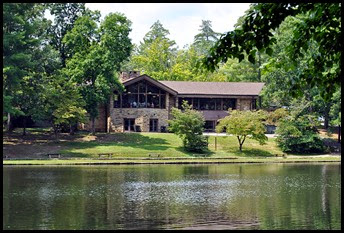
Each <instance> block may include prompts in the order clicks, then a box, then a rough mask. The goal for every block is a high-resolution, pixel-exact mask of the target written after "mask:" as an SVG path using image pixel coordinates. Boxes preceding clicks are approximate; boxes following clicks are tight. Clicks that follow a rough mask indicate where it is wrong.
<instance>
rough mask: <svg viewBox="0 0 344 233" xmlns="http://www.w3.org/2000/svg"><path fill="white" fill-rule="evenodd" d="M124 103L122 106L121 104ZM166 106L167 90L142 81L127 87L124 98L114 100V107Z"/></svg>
mask: <svg viewBox="0 0 344 233" xmlns="http://www.w3.org/2000/svg"><path fill="white" fill-rule="evenodd" d="M121 105H122V106H121ZM120 107H122V108H166V92H165V91H163V90H160V89H159V88H157V87H155V86H153V85H151V84H149V83H148V82H146V81H140V82H137V83H134V84H132V85H130V86H127V87H126V92H125V93H123V94H122V99H120V98H117V100H114V108H120Z"/></svg>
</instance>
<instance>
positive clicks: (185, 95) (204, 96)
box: [178, 94, 259, 99]
mask: <svg viewBox="0 0 344 233" xmlns="http://www.w3.org/2000/svg"><path fill="white" fill-rule="evenodd" d="M178 97H182V98H192V97H193V98H238V99H247V98H254V99H256V98H258V97H259V96H258V95H222V94H219V95H216V94H178Z"/></svg>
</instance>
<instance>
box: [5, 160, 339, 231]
mask: <svg viewBox="0 0 344 233" xmlns="http://www.w3.org/2000/svg"><path fill="white" fill-rule="evenodd" d="M340 169H341V166H340V164H269V165H261V164H260V165H250V164H245V165H244V164H226V165H142V166H141V165H135V166H134V165H132V166H129V165H128V166H125V165H122V166H82V167H81V166H69V167H61V166H58V167H46V166H44V167H40V166H20V167H9V166H4V170H3V204H4V205H3V229H340V225H341V208H340V206H341V198H340V193H341V175H340Z"/></svg>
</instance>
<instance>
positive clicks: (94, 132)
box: [91, 117, 96, 135]
mask: <svg viewBox="0 0 344 233" xmlns="http://www.w3.org/2000/svg"><path fill="white" fill-rule="evenodd" d="M91 121H92V135H96V130H95V118H94V117H92V119H91Z"/></svg>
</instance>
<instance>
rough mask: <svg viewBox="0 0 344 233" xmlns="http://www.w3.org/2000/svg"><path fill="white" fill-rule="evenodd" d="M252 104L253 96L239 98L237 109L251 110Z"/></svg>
mask: <svg viewBox="0 0 344 233" xmlns="http://www.w3.org/2000/svg"><path fill="white" fill-rule="evenodd" d="M251 104H252V98H249V99H248V98H238V99H237V106H236V109H237V110H240V111H243V110H251Z"/></svg>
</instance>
